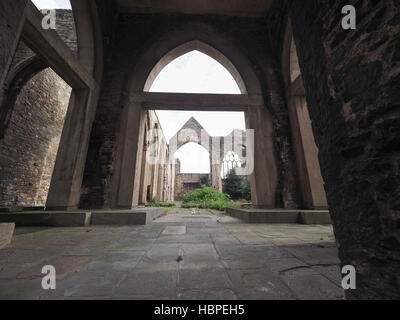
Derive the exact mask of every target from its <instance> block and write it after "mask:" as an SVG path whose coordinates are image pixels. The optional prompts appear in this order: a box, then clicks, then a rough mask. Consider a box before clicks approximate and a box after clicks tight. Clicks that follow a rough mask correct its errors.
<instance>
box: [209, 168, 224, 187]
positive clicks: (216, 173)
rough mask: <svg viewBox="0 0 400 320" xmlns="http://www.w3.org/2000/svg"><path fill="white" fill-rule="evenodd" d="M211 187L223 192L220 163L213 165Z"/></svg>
mask: <svg viewBox="0 0 400 320" xmlns="http://www.w3.org/2000/svg"><path fill="white" fill-rule="evenodd" d="M210 169H211V185H212V186H213V187H214V188H215V189H217V190H219V191H222V179H221V165H220V164H218V163H215V164H213V163H211V168H210Z"/></svg>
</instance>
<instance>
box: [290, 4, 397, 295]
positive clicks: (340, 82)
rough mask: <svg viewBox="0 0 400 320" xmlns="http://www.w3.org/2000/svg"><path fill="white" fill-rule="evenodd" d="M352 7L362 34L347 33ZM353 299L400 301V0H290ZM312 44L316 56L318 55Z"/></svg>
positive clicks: (318, 143)
mask: <svg viewBox="0 0 400 320" xmlns="http://www.w3.org/2000/svg"><path fill="white" fill-rule="evenodd" d="M348 4H353V5H354V6H355V7H356V10H357V29H356V30H354V31H344V30H343V29H342V28H341V18H342V17H343V16H342V15H341V8H342V7H343V6H344V5H348ZM290 8H291V20H292V24H293V30H294V38H295V41H296V45H297V49H298V55H299V62H300V66H301V70H302V75H303V80H304V85H305V89H306V96H307V102H308V106H309V111H310V116H311V119H312V122H313V130H314V134H315V137H316V142H317V145H318V147H319V158H320V163H321V171H322V175H323V177H324V180H325V183H326V191H327V198H328V202H329V207H330V210H331V215H332V218H333V223H334V230H335V235H336V239H337V241H338V245H339V256H340V259H341V261H342V264H343V265H348V264H350V265H354V266H356V269H357V290H348V291H347V292H346V294H347V297H348V298H362V299H371V298H378V299H379V298H381V299H382V298H388V299H389V298H391V299H394V298H395V299H399V298H400V275H399V270H400V250H399V248H400V197H399V195H400V54H399V53H400V2H399V1H397V0H385V1H373V0H364V1H361V0H359V1H356V0H346V1H339V0H336V1H322V0H309V1H297V0H296V1H290ZM310 48H312V50H310Z"/></svg>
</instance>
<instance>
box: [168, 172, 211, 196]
mask: <svg viewBox="0 0 400 320" xmlns="http://www.w3.org/2000/svg"><path fill="white" fill-rule="evenodd" d="M210 183H211V177H210V174H207V173H206V174H202V173H179V172H177V173H176V174H175V200H182V199H183V196H184V195H185V194H186V193H188V192H189V191H191V190H194V189H197V188H200V187H201V186H202V185H203V184H204V185H210Z"/></svg>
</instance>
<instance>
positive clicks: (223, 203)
mask: <svg viewBox="0 0 400 320" xmlns="http://www.w3.org/2000/svg"><path fill="white" fill-rule="evenodd" d="M235 206H236V204H235V202H233V201H232V200H231V199H230V197H229V195H228V194H226V193H222V192H220V191H218V190H216V189H214V188H212V187H207V186H204V185H203V186H202V187H201V188H200V189H196V190H193V191H190V192H188V193H187V194H185V195H184V196H183V202H182V208H202V209H215V210H219V211H226V209H227V208H232V207H235Z"/></svg>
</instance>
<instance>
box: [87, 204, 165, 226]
mask: <svg viewBox="0 0 400 320" xmlns="http://www.w3.org/2000/svg"><path fill="white" fill-rule="evenodd" d="M163 214H164V209H163V208H141V209H133V210H101V211H93V212H92V218H91V224H92V225H144V224H149V223H151V222H152V221H153V220H155V219H157V218H159V217H160V216H162V215H163Z"/></svg>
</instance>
